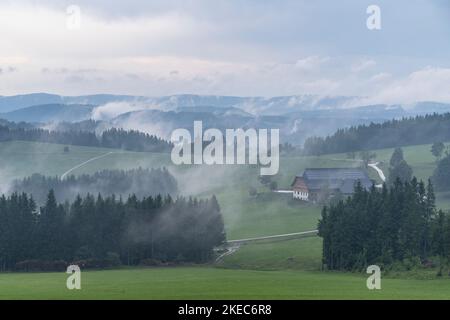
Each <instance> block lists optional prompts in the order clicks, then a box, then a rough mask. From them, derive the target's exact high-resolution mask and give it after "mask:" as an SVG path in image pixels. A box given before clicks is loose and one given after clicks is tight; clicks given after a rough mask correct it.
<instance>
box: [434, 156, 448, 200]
mask: <svg viewBox="0 0 450 320" xmlns="http://www.w3.org/2000/svg"><path fill="white" fill-rule="evenodd" d="M431 179H432V181H433V183H434V184H435V185H436V190H438V191H449V190H450V154H447V155H446V156H445V157H444V158H442V160H440V161H439V162H438V164H437V167H436V169H435V170H434V172H433V176H432V178H431Z"/></svg>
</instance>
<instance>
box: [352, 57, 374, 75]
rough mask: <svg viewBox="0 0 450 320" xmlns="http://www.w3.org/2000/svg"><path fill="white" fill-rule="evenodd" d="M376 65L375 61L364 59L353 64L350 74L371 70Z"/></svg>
mask: <svg viewBox="0 0 450 320" xmlns="http://www.w3.org/2000/svg"><path fill="white" fill-rule="evenodd" d="M376 65H377V63H376V61H375V60H372V59H364V60H361V61H358V62H357V63H354V64H353V65H352V67H351V70H352V72H362V71H365V70H368V69H371V68H373V67H375V66H376Z"/></svg>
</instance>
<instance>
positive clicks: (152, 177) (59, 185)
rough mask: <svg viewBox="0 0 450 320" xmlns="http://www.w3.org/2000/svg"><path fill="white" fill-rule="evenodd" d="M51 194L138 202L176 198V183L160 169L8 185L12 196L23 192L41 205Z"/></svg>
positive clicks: (63, 198)
mask: <svg viewBox="0 0 450 320" xmlns="http://www.w3.org/2000/svg"><path fill="white" fill-rule="evenodd" d="M51 189H53V190H55V197H56V200H57V201H60V202H64V201H73V200H75V198H76V197H77V195H81V196H86V195H87V194H88V193H90V194H93V195H96V194H98V193H100V194H102V195H104V196H111V195H113V194H114V195H116V196H121V197H123V198H126V197H128V196H129V195H130V194H134V195H135V196H136V197H137V198H139V199H142V198H143V197H146V196H156V195H158V194H161V195H172V196H173V195H176V194H177V193H178V186H177V181H176V180H175V178H174V177H173V176H172V175H171V174H170V173H169V171H168V170H167V169H166V168H163V169H142V168H138V169H132V170H127V171H124V170H102V171H99V172H96V173H94V174H92V175H87V174H83V175H80V176H68V177H67V178H64V179H61V178H60V177H47V176H44V175H41V174H33V175H32V176H30V177H27V178H24V179H22V180H15V181H14V182H13V183H12V186H11V191H12V192H19V193H21V192H25V193H29V194H32V195H33V198H34V200H35V201H36V202H37V203H38V204H43V203H44V202H45V200H46V197H47V194H48V192H49V191H50V190H51Z"/></svg>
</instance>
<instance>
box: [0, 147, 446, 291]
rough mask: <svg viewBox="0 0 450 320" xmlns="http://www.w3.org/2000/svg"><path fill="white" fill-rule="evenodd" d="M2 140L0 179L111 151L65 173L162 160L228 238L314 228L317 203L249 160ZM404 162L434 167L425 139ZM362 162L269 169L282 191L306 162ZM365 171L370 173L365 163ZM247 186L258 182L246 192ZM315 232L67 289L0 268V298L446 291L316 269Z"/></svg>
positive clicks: (94, 278) (442, 201)
mask: <svg viewBox="0 0 450 320" xmlns="http://www.w3.org/2000/svg"><path fill="white" fill-rule="evenodd" d="M63 147H64V146H62V145H55V144H44V143H30V142H2V143H0V158H1V159H2V169H0V178H1V181H2V187H5V184H6V183H7V181H10V180H11V179H13V178H20V177H24V176H28V175H30V174H32V173H35V172H39V173H43V174H46V175H59V176H60V175H62V174H63V173H64V172H66V171H67V170H69V169H71V168H73V167H74V166H76V165H79V164H80V163H83V162H85V161H87V160H89V159H92V158H94V157H97V156H100V155H103V154H106V153H108V152H111V151H114V153H113V154H111V155H108V156H105V157H104V158H101V159H99V160H97V161H92V162H89V163H87V164H86V165H84V166H82V167H80V168H78V169H76V170H74V171H73V172H72V174H75V175H77V174H82V173H93V172H95V171H98V170H102V169H128V168H136V167H144V168H150V167H161V166H166V167H168V168H169V170H170V171H171V172H172V173H173V174H174V175H175V176H176V177H177V180H178V181H179V189H180V190H181V193H183V194H188V195H197V196H210V195H211V194H216V195H217V197H218V200H219V204H220V206H221V208H222V212H223V216H224V221H225V227H226V231H227V237H228V239H239V238H246V237H254V236H266V235H274V234H281V233H290V232H298V231H306V230H311V229H315V228H316V227H317V222H318V219H319V217H320V207H318V206H313V205H307V204H302V203H300V202H297V201H293V200H292V199H291V197H290V195H283V194H275V193H271V192H269V191H268V190H267V189H266V188H264V187H262V186H261V184H260V183H259V182H258V172H259V169H258V168H257V167H255V166H212V167H208V166H202V167H199V166H188V167H175V166H173V165H172V164H171V162H170V155H169V154H152V153H139V152H124V151H116V150H111V149H104V148H90V147H76V146H70V152H69V153H64V152H63ZM403 149H404V154H405V158H406V160H407V162H408V163H409V164H410V165H411V166H412V167H413V169H414V173H415V174H416V175H417V176H418V177H419V178H421V179H427V178H428V177H429V176H430V175H431V174H432V171H433V169H434V167H435V162H434V158H433V156H432V155H431V153H430V151H429V150H430V146H429V145H425V146H413V147H405V148H403ZM392 151H393V150H392V149H385V150H377V151H376V153H377V160H378V161H381V164H380V167H381V168H382V169H383V170H384V171H385V172H386V171H387V165H386V164H387V163H388V161H389V158H390V156H391V154H392ZM359 165H360V162H358V161H353V160H350V159H347V156H346V155H345V154H336V155H327V156H322V157H282V158H281V163H280V172H279V174H278V175H277V176H276V177H275V179H276V181H277V183H278V186H279V188H280V189H288V188H289V187H290V183H291V182H292V179H293V177H294V176H295V175H296V174H301V173H302V172H303V170H304V169H305V168H307V167H351V166H359ZM369 174H370V176H371V177H372V178H375V179H378V177H377V175H376V174H375V172H374V171H373V170H371V169H369ZM251 186H254V187H256V188H257V189H258V191H259V194H258V196H257V197H250V196H249V194H248V190H249V188H250V187H251ZM438 206H439V207H442V208H447V209H450V194H438ZM320 259H321V239H320V238H318V237H310V238H304V239H295V240H289V241H280V242H261V243H252V244H248V245H244V246H242V247H241V248H240V249H239V250H238V251H237V252H235V253H234V254H233V255H230V256H227V257H226V258H225V259H224V260H223V261H222V262H221V263H220V264H219V265H218V266H216V267H180V268H168V269H133V270H128V269H125V270H113V271H96V272H94V271H89V272H83V276H82V277H83V280H82V286H83V289H82V290H81V291H79V292H73V291H68V290H67V289H65V279H66V277H67V275H66V274H64V273H57V274H56V273H30V274H19V273H14V274H0V298H14V299H20V298H39V299H50V298H64V299H66V298H67V299H72V298H73V299H78V298H88V299H97V298H100V299H107V298H113V299H120V298H125V299H132V298H137V299H165V298H171V299H176V298H190V299H201V298H212V299H213V298H233V299H240V298H251V299H264V298H288V299H297V298H305V299H314V298H320V299H326V298H330V299H346V298H349V299H358V298H364V299H365V298H367V299H372V298H375V299H377V298H385V299H391V298H393V299H396V298H401V299H418V298H438V299H440V298H442V299H445V298H447V299H448V298H450V280H449V279H448V277H446V278H445V279H441V280H416V279H405V280H403V279H385V280H383V290H381V291H380V292H371V291H369V290H367V288H366V286H365V279H366V278H365V275H360V274H348V273H329V272H320V271H319V270H320Z"/></svg>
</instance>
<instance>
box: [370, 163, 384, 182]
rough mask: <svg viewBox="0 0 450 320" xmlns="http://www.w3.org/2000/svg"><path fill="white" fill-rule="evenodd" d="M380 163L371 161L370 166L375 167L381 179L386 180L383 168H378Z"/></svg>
mask: <svg viewBox="0 0 450 320" xmlns="http://www.w3.org/2000/svg"><path fill="white" fill-rule="evenodd" d="M378 164H379V162H375V163H369V164H368V166H369V167H371V168H372V169H374V170H375V171H376V172H377V173H378V176H379V177H380V179H381V181H383V182H385V181H386V176H385V175H384V173H383V170H381V169H380V168H378Z"/></svg>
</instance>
